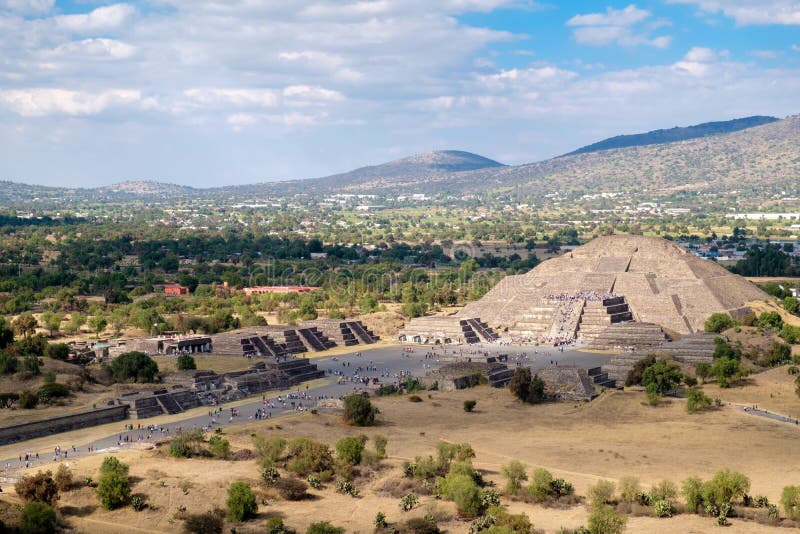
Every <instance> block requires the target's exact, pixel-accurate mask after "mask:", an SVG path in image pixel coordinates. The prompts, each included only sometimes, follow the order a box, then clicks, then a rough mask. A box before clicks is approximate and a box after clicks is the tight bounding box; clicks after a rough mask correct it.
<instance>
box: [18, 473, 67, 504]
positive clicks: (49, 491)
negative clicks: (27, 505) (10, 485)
mask: <svg viewBox="0 0 800 534" xmlns="http://www.w3.org/2000/svg"><path fill="white" fill-rule="evenodd" d="M14 491H16V492H17V495H19V497H20V499H22V500H23V501H25V502H41V503H44V504H49V505H51V506H52V505H54V504H55V503H56V501H58V485H57V484H56V482H55V480H53V473H52V472H51V471H39V472H38V473H36V474H35V475H25V476H23V477H22V478H21V479H20V480H19V482H17V483H16V484H15V485H14Z"/></svg>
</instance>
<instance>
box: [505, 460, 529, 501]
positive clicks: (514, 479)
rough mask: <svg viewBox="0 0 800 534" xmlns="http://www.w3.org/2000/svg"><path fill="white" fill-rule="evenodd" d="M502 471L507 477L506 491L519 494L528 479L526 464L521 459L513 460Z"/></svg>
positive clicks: (510, 493)
mask: <svg viewBox="0 0 800 534" xmlns="http://www.w3.org/2000/svg"><path fill="white" fill-rule="evenodd" d="M501 473H502V474H503V477H504V478H505V479H506V493H508V494H509V495H517V494H518V493H519V492H520V490H522V483H523V482H525V481H527V480H528V475H527V474H526V473H525V466H524V465H523V464H522V462H520V461H519V460H511V461H510V462H509V463H507V464H506V465H504V466H503V468H502V469H501Z"/></svg>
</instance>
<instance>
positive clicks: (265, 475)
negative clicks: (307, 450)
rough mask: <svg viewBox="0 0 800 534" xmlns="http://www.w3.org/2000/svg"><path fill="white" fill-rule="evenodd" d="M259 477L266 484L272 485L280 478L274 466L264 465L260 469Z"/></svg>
mask: <svg viewBox="0 0 800 534" xmlns="http://www.w3.org/2000/svg"><path fill="white" fill-rule="evenodd" d="M309 476H311V475H309ZM261 478H262V479H263V480H264V483H265V484H266V485H267V486H274V485H275V483H276V482H278V480H280V479H281V475H280V473H278V470H277V469H275V468H274V467H265V468H264V469H262V470H261Z"/></svg>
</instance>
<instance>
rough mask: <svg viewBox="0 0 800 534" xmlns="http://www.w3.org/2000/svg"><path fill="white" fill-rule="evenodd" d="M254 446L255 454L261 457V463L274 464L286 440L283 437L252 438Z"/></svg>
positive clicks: (279, 457)
mask: <svg viewBox="0 0 800 534" xmlns="http://www.w3.org/2000/svg"><path fill="white" fill-rule="evenodd" d="M253 442H254V443H255V447H256V456H258V457H259V458H260V459H261V463H262V465H275V464H276V463H277V462H278V461H279V460H280V459H281V457H282V456H283V451H284V450H286V443H287V442H286V440H285V439H283V438H265V437H263V436H256V437H255V438H253Z"/></svg>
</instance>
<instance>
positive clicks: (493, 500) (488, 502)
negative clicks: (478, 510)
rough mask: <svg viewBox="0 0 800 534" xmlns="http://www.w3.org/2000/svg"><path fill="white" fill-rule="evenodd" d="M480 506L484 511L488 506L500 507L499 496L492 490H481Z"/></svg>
mask: <svg viewBox="0 0 800 534" xmlns="http://www.w3.org/2000/svg"><path fill="white" fill-rule="evenodd" d="M481 506H482V507H483V508H484V509H486V508H489V507H490V506H500V494H499V493H497V490H496V489H494V488H483V489H482V490H481Z"/></svg>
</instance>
